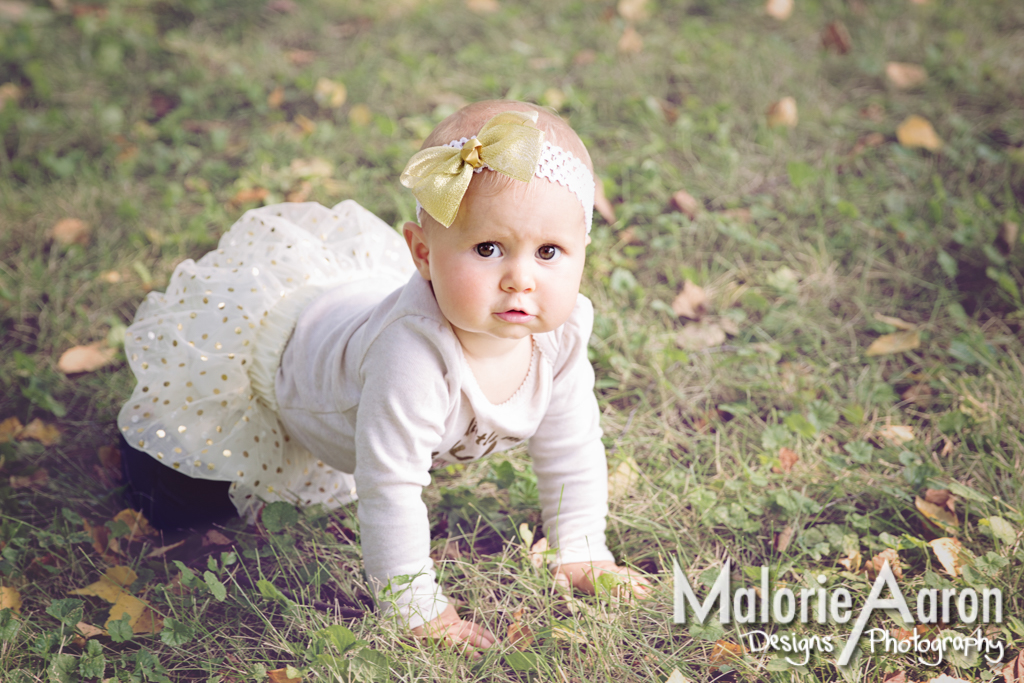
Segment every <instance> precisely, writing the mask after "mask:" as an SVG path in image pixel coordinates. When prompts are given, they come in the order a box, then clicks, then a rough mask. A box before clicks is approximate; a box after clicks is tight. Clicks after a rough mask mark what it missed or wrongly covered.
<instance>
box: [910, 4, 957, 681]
mask: <svg viewBox="0 0 1024 683" xmlns="http://www.w3.org/2000/svg"><path fill="white" fill-rule="evenodd" d="M910 1H911V2H913V3H914V4H916V5H923V4H924V0H910ZM928 683H971V682H970V681H965V680H964V679H962V678H953V677H952V676H950V675H949V674H942V675H940V676H936V677H935V678H929V679H928Z"/></svg>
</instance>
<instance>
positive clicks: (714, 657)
mask: <svg viewBox="0 0 1024 683" xmlns="http://www.w3.org/2000/svg"><path fill="white" fill-rule="evenodd" d="M746 651H747V650H746V648H744V647H743V646H742V645H737V644H736V643H731V642H729V641H728V640H719V641H716V642H715V647H714V649H713V650H712V651H711V660H710V661H711V663H712V664H717V663H719V662H722V661H724V660H729V659H736V658H737V657H741V656H742V655H743V653H744V652H746Z"/></svg>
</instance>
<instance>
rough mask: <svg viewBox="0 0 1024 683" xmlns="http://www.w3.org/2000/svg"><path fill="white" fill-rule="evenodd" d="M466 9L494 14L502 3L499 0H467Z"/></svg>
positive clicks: (478, 12)
mask: <svg viewBox="0 0 1024 683" xmlns="http://www.w3.org/2000/svg"><path fill="white" fill-rule="evenodd" d="M466 9H468V10H469V11H470V12H472V13H473V14H494V13H495V12H497V11H498V10H500V9H501V5H500V4H498V0H466Z"/></svg>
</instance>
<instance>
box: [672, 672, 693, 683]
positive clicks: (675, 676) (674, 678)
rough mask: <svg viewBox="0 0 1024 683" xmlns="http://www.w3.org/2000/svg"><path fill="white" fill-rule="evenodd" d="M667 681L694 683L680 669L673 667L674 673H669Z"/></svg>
mask: <svg viewBox="0 0 1024 683" xmlns="http://www.w3.org/2000/svg"><path fill="white" fill-rule="evenodd" d="M665 683H693V682H692V681H691V680H690V679H689V678H687V677H685V676H683V674H682V672H681V671H680V670H679V669H673V670H672V673H671V674H669V676H668V678H666V679H665Z"/></svg>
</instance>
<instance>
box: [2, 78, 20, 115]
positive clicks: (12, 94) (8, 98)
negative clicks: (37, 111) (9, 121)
mask: <svg viewBox="0 0 1024 683" xmlns="http://www.w3.org/2000/svg"><path fill="white" fill-rule="evenodd" d="M20 99H21V88H19V87H18V86H17V85H16V84H14V83H4V84H3V85H0V111H3V110H4V107H6V106H7V103H8V102H17V101H19V100H20Z"/></svg>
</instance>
